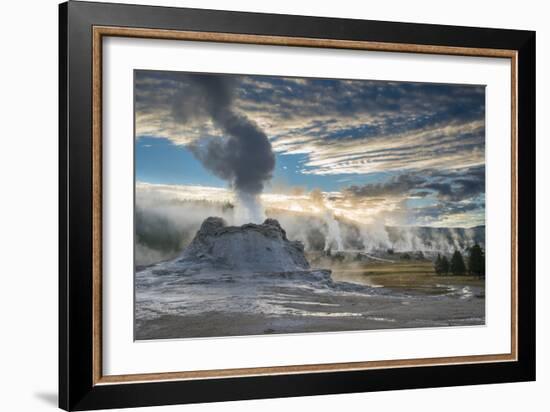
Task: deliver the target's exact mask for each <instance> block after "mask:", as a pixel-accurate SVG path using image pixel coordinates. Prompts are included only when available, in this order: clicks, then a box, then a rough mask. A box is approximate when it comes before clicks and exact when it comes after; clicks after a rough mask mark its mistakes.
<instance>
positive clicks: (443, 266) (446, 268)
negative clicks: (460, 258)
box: [441, 255, 449, 275]
mask: <svg viewBox="0 0 550 412" xmlns="http://www.w3.org/2000/svg"><path fill="white" fill-rule="evenodd" d="M441 273H442V274H444V275H446V274H447V273H449V260H448V259H447V256H445V255H443V257H442V258H441Z"/></svg>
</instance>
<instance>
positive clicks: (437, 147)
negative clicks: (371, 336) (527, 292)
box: [133, 69, 491, 341]
mask: <svg viewBox="0 0 550 412" xmlns="http://www.w3.org/2000/svg"><path fill="white" fill-rule="evenodd" d="M133 82H134V84H133V91H134V168H135V170H134V182H135V187H134V269H135V271H134V287H135V290H134V339H135V340H138V341H139V340H154V339H184V338H206V337H228V336H249V335H270V334H294V333H311V332H317V333H320V332H344V331H367V330H380V329H384V330H387V329H402V328H440V327H465V326H468V327H473V326H477V327H479V326H483V325H485V320H486V313H485V312H486V311H485V299H486V298H485V293H486V291H485V256H486V254H487V253H491V251H490V250H489V251H487V250H486V246H485V192H486V190H485V188H486V184H485V163H486V162H485V122H486V120H485V119H486V110H485V101H486V95H485V94H486V93H485V92H486V87H485V85H482V84H443V83H421V82H406V81H393V80H378V79H376V80H374V79H335V78H310V77H307V78H306V77H290V76H269V75H252V74H250V75H249V74H227V73H199V72H179V71H160V70H141V69H139V70H138V69H136V70H134V72H133Z"/></svg>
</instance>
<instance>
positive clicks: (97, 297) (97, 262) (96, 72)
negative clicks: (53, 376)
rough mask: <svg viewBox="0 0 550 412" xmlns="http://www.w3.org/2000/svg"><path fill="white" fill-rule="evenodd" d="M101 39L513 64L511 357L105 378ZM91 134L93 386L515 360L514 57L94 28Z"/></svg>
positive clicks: (407, 46) (437, 49) (392, 45)
mask: <svg viewBox="0 0 550 412" xmlns="http://www.w3.org/2000/svg"><path fill="white" fill-rule="evenodd" d="M105 36H113V37H133V38H150V39H165V40H187V41H205V42H221V43H239V44H258V45H277V46H294V47H318V48H333V49H354V50H367V51H385V52H400V53H423V54H438V55H459V56H477V57H497V58H508V59H510V60H511V85H512V87H511V89H512V96H511V102H512V104H511V108H510V113H511V133H512V136H511V142H512V148H511V149H512V155H511V172H512V173H511V183H512V199H511V202H512V204H511V206H512V213H511V228H512V242H511V252H512V254H511V275H512V276H511V291H512V296H511V337H510V339H511V352H510V353H507V354H494V355H472V356H451V357H439V358H419V359H394V360H382V361H366V362H348V363H329V364H315V365H289V366H276V367H256V368H238V369H218V370H202V371H182V372H163V373H145V374H132V375H103V371H102V366H103V362H102V343H103V341H102V325H101V322H102V293H101V291H102V120H101V118H102V40H103V37H105ZM92 48H93V58H92V59H93V62H92V64H93V68H92V82H93V85H92V88H93V102H92V104H93V112H92V120H93V130H92V179H93V183H92V186H93V234H92V236H93V240H92V241H93V262H92V266H93V267H92V276H93V343H92V344H93V377H92V379H93V384H94V385H104V384H115V383H136V382H149V381H168V380H189V379H215V378H227V377H243V376H259V375H277V374H297V373H308V372H310V373H311V372H317V373H318V372H335V371H352V370H366V369H381V368H400V367H412V366H435V365H456V364H468V363H492V362H506V361H510V362H512V361H517V355H518V337H517V310H518V308H517V302H518V300H517V295H518V284H517V277H518V274H517V256H518V252H517V250H518V235H517V230H518V228H517V204H518V172H517V170H518V169H517V163H518V158H517V155H518V152H517V52H516V51H514V50H502V49H480V48H465V47H449V46H430V45H417V44H401V43H382V42H368V41H351V40H334V39H313V38H300V37H283V36H262V35H248V34H231V33H214V32H196V31H176V30H157V29H141V28H127V27H107V26H94V27H93V44H92Z"/></svg>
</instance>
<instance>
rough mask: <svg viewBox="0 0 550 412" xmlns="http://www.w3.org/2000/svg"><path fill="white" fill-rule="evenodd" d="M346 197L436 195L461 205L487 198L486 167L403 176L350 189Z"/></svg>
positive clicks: (428, 171) (427, 171)
mask: <svg viewBox="0 0 550 412" xmlns="http://www.w3.org/2000/svg"><path fill="white" fill-rule="evenodd" d="M344 193H347V194H350V195H352V196H358V197H384V196H386V197H387V196H397V197H407V196H409V197H410V196H414V197H427V196H430V195H434V196H436V197H437V198H438V199H439V200H444V201H453V202H459V201H464V200H468V199H472V198H476V197H478V196H480V195H484V194H485V167H484V166H481V167H474V168H469V169H465V170H458V171H436V170H424V171H420V172H416V173H406V174H400V175H397V176H394V177H392V178H391V179H390V180H388V181H386V182H381V183H371V184H366V185H362V186H356V185H354V186H350V187H348V188H347V189H345V190H344Z"/></svg>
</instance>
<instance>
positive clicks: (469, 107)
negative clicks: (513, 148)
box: [136, 72, 485, 174]
mask: <svg viewBox="0 0 550 412" xmlns="http://www.w3.org/2000/svg"><path fill="white" fill-rule="evenodd" d="M192 76H193V75H188V76H186V75H179V74H178V75H174V74H172V73H166V72H138V75H137V76H136V131H137V137H138V138H139V137H141V136H153V137H164V138H168V139H170V140H172V141H173V142H174V143H176V144H182V145H189V144H192V143H193V142H194V141H196V140H197V139H199V138H204V137H219V136H222V135H223V130H220V129H219V128H218V127H216V125H215V124H214V123H213V122H212V121H211V120H209V119H208V118H207V117H204V116H200V112H201V110H202V109H201V107H202V105H201V102H198V101H196V99H195V98H194V97H193V96H194V93H193V81H192V80H190V79H192ZM225 77H230V78H231V80H232V82H233V83H234V84H235V88H236V98H235V101H234V109H235V110H236V111H237V112H239V113H241V114H243V115H244V116H246V117H247V118H249V119H251V120H252V121H254V123H255V124H256V125H257V126H258V127H259V128H260V129H261V130H263V131H264V132H265V133H266V135H267V136H268V138H269V139H270V141H271V144H272V146H273V149H274V150H275V151H276V152H278V153H280V154H304V155H307V158H308V161H307V162H305V163H304V165H303V170H302V172H303V173H310V174H343V173H371V172H377V171H388V170H414V169H416V170H419V169H427V168H444V169H460V168H467V167H472V166H476V165H482V164H483V163H484V134H485V121H484V112H485V97H484V87H483V86H461V85H436V84H423V83H400V82H382V81H357V80H322V79H293V78H280V77H268V76H259V77H256V76H225ZM186 96H189V98H188V99H186ZM185 102H187V103H185ZM182 113H185V115H186V117H185V119H183V118H182ZM190 113H191V114H195V115H193V116H189V114H190Z"/></svg>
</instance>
